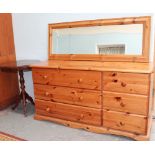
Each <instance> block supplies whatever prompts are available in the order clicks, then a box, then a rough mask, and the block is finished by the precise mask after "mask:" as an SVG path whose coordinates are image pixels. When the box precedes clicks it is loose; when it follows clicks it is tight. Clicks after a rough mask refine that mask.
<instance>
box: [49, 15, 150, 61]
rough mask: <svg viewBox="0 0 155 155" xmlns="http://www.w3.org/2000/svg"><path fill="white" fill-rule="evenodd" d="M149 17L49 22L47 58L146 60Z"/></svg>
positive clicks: (148, 40) (148, 45)
mask: <svg viewBox="0 0 155 155" xmlns="http://www.w3.org/2000/svg"><path fill="white" fill-rule="evenodd" d="M150 23H151V17H149V16H145V17H134V18H133V17H132V18H115V19H99V20H89V21H78V22H66V23H56V24H49V42H48V44H49V59H50V60H51V59H56V60H90V61H132V62H134V61H135V62H148V61H149V47H150V27H151V26H150Z"/></svg>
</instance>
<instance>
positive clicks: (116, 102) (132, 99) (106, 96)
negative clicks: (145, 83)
mask: <svg viewBox="0 0 155 155" xmlns="http://www.w3.org/2000/svg"><path fill="white" fill-rule="evenodd" d="M103 107H104V109H110V110H114V111H122V112H127V113H133V114H140V115H147V113H148V97H147V96H145V95H134V94H123V93H114V92H106V91H104V92H103Z"/></svg>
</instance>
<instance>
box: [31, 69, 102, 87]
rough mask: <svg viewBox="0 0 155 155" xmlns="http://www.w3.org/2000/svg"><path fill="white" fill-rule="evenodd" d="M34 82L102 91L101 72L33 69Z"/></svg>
mask: <svg viewBox="0 0 155 155" xmlns="http://www.w3.org/2000/svg"><path fill="white" fill-rule="evenodd" d="M33 81H34V83H39V84H48V85H56V86H68V87H76V88H86V89H96V90H100V89H101V72H96V71H80V70H60V69H33Z"/></svg>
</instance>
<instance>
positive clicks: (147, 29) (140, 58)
mask: <svg viewBox="0 0 155 155" xmlns="http://www.w3.org/2000/svg"><path fill="white" fill-rule="evenodd" d="M125 24H143V41H142V45H143V46H142V55H119V54H117V55H100V54H53V53H52V30H53V29H63V28H75V27H90V26H104V25H106V26H107V25H125ZM150 33H151V16H141V17H127V18H112V19H97V20H85V21H76V22H63V23H54V24H48V59H49V60H68V61H69V60H71V61H121V62H122V61H124V62H149V55H150Z"/></svg>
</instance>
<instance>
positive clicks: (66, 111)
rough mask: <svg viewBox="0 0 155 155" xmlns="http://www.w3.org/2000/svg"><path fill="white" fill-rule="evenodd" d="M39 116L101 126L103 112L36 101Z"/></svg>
mask: <svg viewBox="0 0 155 155" xmlns="http://www.w3.org/2000/svg"><path fill="white" fill-rule="evenodd" d="M35 103H36V105H35V106H36V113H37V114H38V115H43V116H48V117H55V118H60V119H64V120H70V121H76V122H81V123H86V124H92V125H96V126H101V110H99V109H94V108H86V107H80V106H75V105H68V104H62V103H56V102H50V101H42V100H35Z"/></svg>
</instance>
